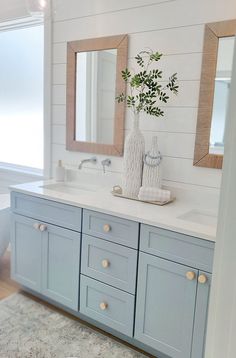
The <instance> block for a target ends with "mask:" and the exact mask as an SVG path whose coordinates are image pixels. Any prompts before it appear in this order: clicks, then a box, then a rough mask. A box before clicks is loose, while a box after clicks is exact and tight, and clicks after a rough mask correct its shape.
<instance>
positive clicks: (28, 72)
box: [0, 24, 44, 174]
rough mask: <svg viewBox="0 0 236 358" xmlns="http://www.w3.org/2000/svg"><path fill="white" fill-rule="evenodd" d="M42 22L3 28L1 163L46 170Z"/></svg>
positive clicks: (0, 53)
mask: <svg viewBox="0 0 236 358" xmlns="http://www.w3.org/2000/svg"><path fill="white" fill-rule="evenodd" d="M43 32H44V28H43V25H41V24H40V25H37V26H31V27H24V28H13V29H11V30H7V31H0V164H1V165H3V166H6V167H12V168H17V169H20V170H21V169H22V170H23V169H24V170H25V169H28V170H30V171H33V172H38V173H39V174H42V171H43V150H44V148H43V147H44V138H43V57H44V56H43V54H44V39H43V38H44V36H43Z"/></svg>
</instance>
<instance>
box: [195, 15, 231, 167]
mask: <svg viewBox="0 0 236 358" xmlns="http://www.w3.org/2000/svg"><path fill="white" fill-rule="evenodd" d="M235 34H236V20H229V21H221V22H215V23H210V24H206V25H205V34H204V46H203V58H202V72H201V83H200V94H199V106H198V119H197V129H196V141H195V151H194V162H193V163H194V165H196V166H200V167H208V168H217V169H221V168H222V163H223V155H224V128H225V119H226V114H227V102H228V95H229V90H230V82H231V70H232V62H233V49H234V42H235Z"/></svg>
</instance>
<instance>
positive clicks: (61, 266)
mask: <svg viewBox="0 0 236 358" xmlns="http://www.w3.org/2000/svg"><path fill="white" fill-rule="evenodd" d="M42 239H43V243H42V248H43V251H42V294H43V295H45V296H47V297H49V298H51V299H53V300H54V301H57V302H59V303H61V304H63V305H64V306H67V307H70V308H72V309H74V310H78V303H79V298H78V294H79V263H80V233H78V232H74V231H71V230H67V229H63V228H59V227H56V226H53V225H46V230H45V231H44V232H43V236H42Z"/></svg>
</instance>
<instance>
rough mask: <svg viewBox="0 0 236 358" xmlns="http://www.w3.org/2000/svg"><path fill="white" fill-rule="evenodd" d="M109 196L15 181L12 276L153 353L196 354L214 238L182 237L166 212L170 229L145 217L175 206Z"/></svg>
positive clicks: (164, 356) (164, 357) (197, 357)
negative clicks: (168, 206) (152, 204)
mask: <svg viewBox="0 0 236 358" xmlns="http://www.w3.org/2000/svg"><path fill="white" fill-rule="evenodd" d="M99 195H100V196H101V198H102V197H103V198H104V200H103V201H102V200H101V198H100V199H99ZM106 195H107V196H106ZM106 195H105V194H104V193H103V194H101V193H100V194H96V193H95V192H93V193H92V192H87V193H84V192H82V190H81V195H79V194H78V193H77V195H72V194H65V193H62V192H61V193H59V192H56V191H53V190H50V189H48V188H47V187H46V185H45V186H44V185H42V183H41V184H39V183H32V184H31V185H27V184H23V185H19V186H16V187H14V188H12V192H11V210H12V238H11V240H12V278H13V279H14V280H16V281H17V282H19V283H20V284H21V285H22V286H23V288H24V289H25V290H28V291H30V292H31V293H34V294H35V295H37V296H39V297H41V298H43V299H45V300H46V301H49V302H50V303H53V304H54V305H56V306H59V307H61V308H63V309H64V310H66V311H69V312H70V313H72V314H74V315H75V316H77V317H80V318H81V319H83V320H85V321H87V322H89V323H92V324H93V325H94V326H97V327H99V328H101V329H103V330H105V331H107V332H110V333H112V334H113V335H115V336H117V337H119V338H121V339H123V340H125V341H127V342H129V343H131V344H133V345H134V346H137V347H139V348H141V349H143V350H145V351H146V352H148V353H150V354H153V355H155V356H158V357H159V358H168V357H171V358H201V357H203V354H204V353H203V352H204V340H205V333H206V324H207V311H208V301H209V292H210V284H211V272H212V264H213V254H214V238H213V237H212V238H211V237H210V236H209V237H208V236H207V235H205V236H206V237H204V234H203V233H202V234H201V235H199V236H201V237H200V238H199V237H197V235H195V236H194V235H193V232H192V231H191V233H190V234H188V232H187V227H188V226H189V228H190V229H191V227H192V228H193V225H192V224H191V223H189V224H188V223H187V224H186V222H185V221H184V220H183V221H182V222H183V229H182V230H181V228H180V226H179V227H178V225H177V221H178V222H181V221H180V219H179V220H176V218H173V220H172V221H173V222H176V227H177V229H176V230H173V227H172V226H171V225H170V224H169V227H170V229H168V228H167V227H166V226H167V224H165V225H164V224H163V225H162V224H161V219H158V217H157V218H156V224H155V221H154V218H153V219H152V218H150V213H151V212H153V215H154V216H155V215H157V213H158V210H161V211H162V213H163V210H164V211H165V210H167V211H168V210H174V208H175V206H176V208H177V205H178V203H173V204H171V205H172V207H171V206H170V208H169V209H168V208H167V207H166V208H164V207H163V208H154V207H153V206H151V205H150V204H144V203H138V204H137V203H135V202H129V201H127V202H126V201H125V202H124V200H123V199H120V198H113V197H112V196H111V194H110V193H107V194H106ZM92 202H94V204H92ZM108 202H109V203H110V206H107V205H108ZM125 204H127V205H125ZM116 205H117V207H116ZM105 206H107V209H106V210H105V209H104V208H105ZM121 207H123V214H122V213H121ZM132 208H133V213H132ZM119 210H120V211H119ZM125 211H127V213H126V212H125ZM161 211H160V213H161ZM128 212H129V214H128ZM142 213H143V214H142ZM145 213H146V214H145ZM132 215H133V216H132ZM145 215H148V216H149V219H147V218H146V217H145ZM154 216H153V217H154ZM160 217H161V214H160ZM158 220H159V221H158ZM169 221H170V222H171V218H169ZM163 222H164V219H163ZM196 226H197V227H199V226H198V225H196Z"/></svg>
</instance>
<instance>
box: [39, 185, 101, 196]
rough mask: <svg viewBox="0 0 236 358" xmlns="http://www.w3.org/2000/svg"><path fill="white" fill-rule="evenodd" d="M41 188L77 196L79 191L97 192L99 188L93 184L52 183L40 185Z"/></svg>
mask: <svg viewBox="0 0 236 358" xmlns="http://www.w3.org/2000/svg"><path fill="white" fill-rule="evenodd" d="M41 188H44V189H49V190H53V191H57V192H61V193H67V194H77V193H81V191H93V192H95V191H97V190H98V189H99V186H97V185H93V184H77V183H76V184H75V183H70V182H69V183H52V184H45V185H42V186H41Z"/></svg>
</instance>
